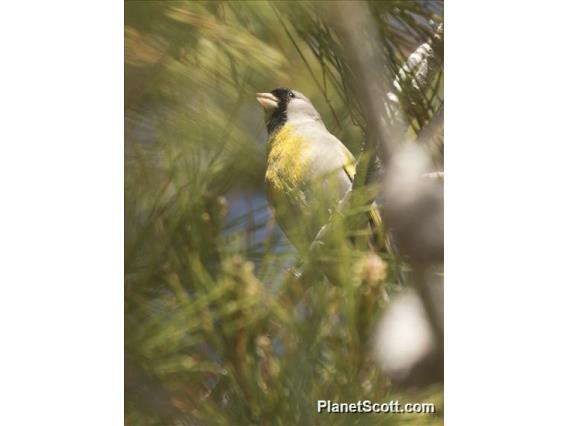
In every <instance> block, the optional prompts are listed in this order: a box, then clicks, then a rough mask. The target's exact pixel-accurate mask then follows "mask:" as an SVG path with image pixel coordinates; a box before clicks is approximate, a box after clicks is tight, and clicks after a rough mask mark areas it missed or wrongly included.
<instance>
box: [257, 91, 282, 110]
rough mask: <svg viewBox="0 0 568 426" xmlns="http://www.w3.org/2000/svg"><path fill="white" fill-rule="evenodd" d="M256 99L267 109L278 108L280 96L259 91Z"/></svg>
mask: <svg viewBox="0 0 568 426" xmlns="http://www.w3.org/2000/svg"><path fill="white" fill-rule="evenodd" d="M256 100H257V101H258V103H259V104H260V105H261V106H262V107H263V108H264V109H265V110H271V109H276V108H278V98H277V97H276V96H274V95H273V94H272V93H257V94H256Z"/></svg>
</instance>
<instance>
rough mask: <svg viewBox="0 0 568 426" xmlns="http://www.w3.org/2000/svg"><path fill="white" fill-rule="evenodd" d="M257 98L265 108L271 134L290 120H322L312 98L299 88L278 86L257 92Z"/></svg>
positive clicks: (267, 125)
mask: <svg viewBox="0 0 568 426" xmlns="http://www.w3.org/2000/svg"><path fill="white" fill-rule="evenodd" d="M256 100H257V101H258V102H259V103H260V105H261V106H262V108H263V109H264V112H265V118H266V127H267V130H268V133H269V134H270V133H272V132H273V131H275V130H277V129H279V128H280V127H282V126H283V125H284V124H285V123H288V122H300V121H308V120H313V121H321V117H320V115H319V113H318V112H317V111H316V109H315V108H314V106H313V105H312V103H311V102H310V100H309V99H308V98H307V97H306V96H305V95H303V94H302V93H300V92H298V91H297V90H292V89H285V88H278V89H274V90H272V91H271V92H267V93H257V94H256Z"/></svg>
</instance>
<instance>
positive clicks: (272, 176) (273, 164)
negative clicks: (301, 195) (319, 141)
mask: <svg viewBox="0 0 568 426" xmlns="http://www.w3.org/2000/svg"><path fill="white" fill-rule="evenodd" d="M305 150H306V141H305V140H304V138H302V137H300V136H298V135H297V134H294V133H293V131H292V128H291V126H290V125H289V124H286V125H284V126H283V127H282V128H281V129H280V130H279V131H277V132H276V134H274V135H273V136H272V137H271V138H270V139H269V140H268V159H267V167H266V181H267V183H268V185H269V186H270V187H272V188H270V189H271V190H273V191H289V190H293V189H296V188H298V186H299V185H300V184H301V183H302V182H303V181H305V172H306V167H307V160H306V159H305V158H304V155H303V154H304V152H305Z"/></svg>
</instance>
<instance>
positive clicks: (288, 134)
mask: <svg viewBox="0 0 568 426" xmlns="http://www.w3.org/2000/svg"><path fill="white" fill-rule="evenodd" d="M256 99H257V101H258V102H259V103H260V105H261V106H262V108H263V109H264V112H265V124H266V130H267V136H268V137H267V158H266V173H265V183H266V191H267V199H268V202H269V204H270V205H271V207H272V209H273V211H274V216H275V219H276V222H277V223H278V225H279V226H280V228H281V229H282V231H283V232H284V234H285V235H286V237H287V238H288V240H289V241H290V242H291V243H292V244H293V245H294V246H295V247H296V248H297V249H298V250H299V251H301V252H305V251H306V250H309V248H310V245H311V243H312V242H313V241H314V239H315V238H316V236H317V235H318V232H319V231H320V230H321V228H322V227H323V226H324V225H325V224H326V223H328V221H329V219H330V215H331V213H332V212H333V210H334V208H336V207H337V205H338V203H339V202H340V201H341V200H342V199H343V197H344V196H345V194H346V193H347V192H348V191H349V190H350V189H351V186H352V182H353V179H354V177H355V172H356V160H355V157H354V156H353V154H352V153H351V152H350V151H349V149H347V147H346V146H345V145H344V144H343V143H342V142H341V141H340V140H339V139H338V138H337V137H335V136H334V135H333V134H331V133H330V132H329V130H328V129H327V127H326V126H325V124H324V122H323V120H322V118H321V115H320V114H319V113H318V111H317V110H316V108H315V107H314V105H313V104H312V102H311V101H310V100H309V99H308V98H307V97H306V96H305V95H304V94H302V93H301V92H299V91H297V90H293V89H289V88H277V89H274V90H272V91H270V92H265V93H257V94H256ZM368 214H369V221H370V223H371V224H372V225H373V226H375V227H376V228H379V229H382V222H381V218H380V215H379V212H378V209H377V206H376V205H375V204H373V205H372V206H371V208H370V209H369V212H368Z"/></svg>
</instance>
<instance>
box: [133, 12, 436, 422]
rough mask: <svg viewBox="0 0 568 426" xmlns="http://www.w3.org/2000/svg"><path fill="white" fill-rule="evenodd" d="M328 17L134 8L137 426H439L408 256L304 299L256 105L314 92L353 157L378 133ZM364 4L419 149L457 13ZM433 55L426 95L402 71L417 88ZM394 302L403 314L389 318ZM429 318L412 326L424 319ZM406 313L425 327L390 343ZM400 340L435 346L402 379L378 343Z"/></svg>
mask: <svg viewBox="0 0 568 426" xmlns="http://www.w3.org/2000/svg"><path fill="white" fill-rule="evenodd" d="M327 6H328V5H326V4H325V3H324V2H313V3H312V2H294V3H291V2H264V1H254V2H229V1H210V2H209V1H193V2H178V1H176V2H166V1H164V2H142V1H127V2H125V29H124V30H125V32H124V37H125V93H124V104H125V301H124V303H125V418H126V424H128V425H165V424H168V425H170V424H176V425H177V424H179V425H185V424H187V425H204V424H207V425H209V424H220V425H221V424H222V425H245V424H260V425H272V424H281V425H315V424H322V425H323V424H325V425H331V424H385V425H388V424H393V425H398V424H417V425H418V424H419V425H425V424H429V425H430V424H441V423H442V422H443V387H442V380H443V379H441V376H440V374H438V373H439V371H437V370H439V369H440V368H441V367H440V365H439V358H436V357H435V356H433V355H432V351H430V352H429V348H431V347H432V346H435V344H433V343H431V342H429V341H428V338H429V337H428V336H430V334H432V333H431V332H430V330H428V329H427V327H428V323H427V321H426V331H424V333H422V334H420V333H418V334H419V335H418V336H417V337H416V338H407V339H406V340H404V339H402V337H401V336H402V335H403V334H404V333H405V330H407V329H408V328H411V332H416V330H422V328H424V327H423V326H424V324H422V325H421V323H420V321H421V320H422V321H423V319H420V318H419V319H416V318H414V317H412V315H413V313H412V312H411V313H407V312H408V309H410V310H412V307H413V306H415V305H416V300H415V299H413V297H414V296H413V295H412V293H408V291H407V290H410V289H411V288H412V279H409V280H402V281H401V280H400V279H398V278H397V277H396V274H392V273H389V271H392V270H393V268H394V262H395V260H394V259H389V258H385V257H384V256H383V257H380V256H377V255H370V254H368V253H360V255H357V256H355V257H348V258H345V261H344V262H343V264H341V265H340V267H341V268H343V270H344V272H345V273H344V274H343V275H342V277H344V279H343V280H342V282H340V283H336V284H335V285H330V284H329V283H328V282H326V280H325V279H323V278H321V279H319V280H316V281H317V282H311V283H310V285H309V286H307V285H306V283H305V282H303V280H302V278H301V276H299V274H298V272H297V270H298V267H299V265H301V264H302V259H299V256H298V254H297V253H296V251H295V249H294V248H293V247H292V246H291V245H290V244H289V243H288V242H287V240H286V238H285V237H284V236H283V234H282V232H281V231H280V230H279V228H278V226H277V224H276V223H275V222H274V220H273V218H272V215H271V212H270V210H269V209H268V206H267V201H266V198H265V195H264V171H265V155H266V146H265V140H266V130H265V124H264V116H263V112H262V109H261V108H260V106H259V105H258V104H257V102H256V100H255V96H254V94H255V93H256V92H267V91H270V90H272V89H274V88H276V87H291V88H294V89H297V90H300V91H301V92H303V93H304V94H306V95H307V96H308V97H309V98H310V99H311V100H312V102H313V104H314V105H315V106H316V108H317V109H318V111H319V112H320V114H321V115H322V118H323V121H324V123H325V124H326V126H327V127H328V129H329V131H330V132H331V133H333V134H334V135H336V136H337V137H338V138H339V139H340V140H341V141H343V143H344V144H345V145H346V146H347V147H348V148H349V149H350V150H351V152H352V153H353V154H354V155H355V156H356V157H358V156H359V154H360V152H361V150H362V147H363V144H364V141H365V138H366V135H367V123H366V119H365V113H364V111H362V108H363V107H362V103H361V102H360V99H358V98H357V96H356V95H355V93H356V88H355V87H354V78H353V77H354V76H353V69H352V67H350V66H349V64H348V63H347V62H346V60H345V56H344V55H343V54H342V52H343V51H344V43H343V40H342V39H341V37H340V35H339V34H338V32H337V31H336V28H335V27H334V26H333V25H330V24H329V22H328V21H327V20H326V16H327V15H326V8H327ZM365 7H366V8H368V10H369V13H370V14H369V16H370V18H371V19H372V21H373V23H374V25H376V29H377V31H378V33H379V35H380V39H381V41H382V42H381V48H382V50H383V51H384V54H385V58H386V60H387V61H386V62H387V63H386V68H385V70H379V71H381V78H385V79H386V80H388V81H390V82H393V83H394V87H395V88H396V90H397V91H396V97H397V100H396V102H397V105H399V107H400V110H401V111H402V113H403V114H404V117H405V120H404V122H405V123H406V125H405V127H404V132H405V137H406V138H408V139H417V138H418V139H420V138H419V136H420V135H423V134H424V133H423V132H424V131H425V130H426V131H428V129H430V128H431V124H432V123H433V122H435V121H436V119H439V117H440V111H441V113H442V114H443V45H442V48H441V49H440V48H439V46H438V47H437V46H434V44H435V43H436V42H437V40H439V37H438V38H436V31H437V30H438V29H439V28H440V25H441V24H442V22H443V3H442V2H438V1H416V2H414V1H377V2H367V3H366V4H365ZM424 43H430V44H429V46H431V47H433V49H434V51H435V53H439V52H441V56H440V55H438V57H436V58H435V60H436V61H437V62H438V66H437V67H431V69H432V70H433V71H431V70H429V72H428V73H427V74H428V75H427V78H425V81H424V82H420V84H418V85H416V81H415V79H413V78H405V77H404V72H403V73H402V74H401V70H404V69H405V64H406V72H407V74H408V72H409V69H408V65H409V62H408V61H409V57H411V55H412V54H413V52H416V50H417V49H419V47H420V46H421V45H423V44H424ZM411 62H412V61H411ZM411 62H410V63H411ZM430 71H431V72H430ZM417 72H418V71H415V70H414V71H412V70H411V73H417ZM441 120H442V122H443V115H442V118H441ZM439 139H440V138H439V137H438V138H437V143H435V144H432V146H429V151H430V152H431V153H432V158H431V160H432V164H433V165H434V166H435V167H434V168H433V170H441V169H442V166H443V140H442V142H440V141H439ZM339 262H340V263H341V259H339ZM402 269H403V270H404V269H405V267H404V266H403V267H402ZM438 270H439V268H438ZM385 295H388V296H385ZM397 295H401V300H402V301H403V303H402V304H400V305H399V306H400V307H399V308H398V310H391V311H392V312H391V313H390V314H389V306H390V305H391V304H392V302H391V301H392V300H396V296H397ZM417 303H420V301H419V300H418V302H417ZM409 307H410V308H409ZM405 309H407V310H406V311H405ZM421 309H422V308H420V307H419V308H417V309H415V310H414V311H413V312H419V314H418V317H420V315H422V314H420V312H421ZM396 315H402V316H403V317H404V318H411V317H412V318H413V319H412V321H414V322H411V323H410V325H408V324H407V326H406V328H405V327H404V326H403V327H402V328H401V327H399V329H396V326H392V327H390V328H388V327H387V328H386V329H385V327H386V326H385V324H387V325H388V324H389V322H388V321H389V320H388V319H390V321H391V322H393V321H394V320H392V318H393V317H394V318H396ZM422 316H424V315H422ZM381 318H387V321H386V322H385V321H383V323H382V324H383V325H382V326H381V325H380V324H381ZM417 321H418V322H417ZM395 322H396V324H401V323H403V322H404V320H401V321H395ZM415 324H417V325H415ZM421 327H422V328H421ZM389 330H390V332H391V334H393V333H394V335H395V337H394V339H395V340H397V339H398V340H400V341H403V342H404V343H403V345H404V346H408V347H412V346H413V345H417V346H419V347H418V348H411V349H412V350H414V351H415V352H416V351H420V350H423V353H421V354H419V355H416V356H415V358H416V357H418V358H420V357H422V358H421V362H422V361H424V360H426V361H424V362H422V364H420V365H422V367H420V365H418V364H417V363H414V364H413V365H410V366H402V367H401V366H400V365H398V364H397V365H395V366H394V367H393V366H392V364H393V363H392V362H390V361H389V359H390V358H392V356H393V355H392V352H389V353H387V354H385V349H384V347H386V346H388V343H385V344H384V345H382V344H381V340H380V339H382V338H384V339H388V334H389ZM393 330H394V331H393ZM434 334H435V332H434ZM424 335H426V336H427V337H424ZM385 336H387V337H385ZM410 336H412V335H410ZM391 346H392V345H391ZM394 350H395V353H396V348H395V349H394ZM403 350H404V348H403ZM409 356H410V357H412V356H411V355H409ZM389 357H390V358H389ZM395 358H396V359H397V360H398V361H400V359H401V357H399V356H396V357H395ZM432 360H435V362H434V361H432ZM389 362H390V363H389ZM394 364H396V362H395V363H394ZM434 364H435V365H434ZM424 365H425V366H426V367H424ZM421 368H422V370H420V369H421ZM424 368H426V370H424ZM389 369H390V370H389ZM401 369H402V370H405V371H403V372H402V373H401ZM411 370H412V371H411ZM417 371H418V373H417V374H415V373H416V372H417ZM424 371H426V374H424ZM432 371H435V374H430V372H432ZM318 399H325V400H327V399H329V400H332V401H337V402H351V401H358V400H365V399H369V400H371V401H376V402H382V401H390V400H396V399H398V400H400V401H401V402H406V401H411V402H423V401H426V402H434V403H435V404H436V408H437V412H436V413H435V414H434V415H432V414H430V415H424V414H413V415H411V414H405V415H400V414H380V415H376V414H375V415H369V414H349V415H328V414H318V413H317V412H316V409H315V406H316V402H317V400H318Z"/></svg>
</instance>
